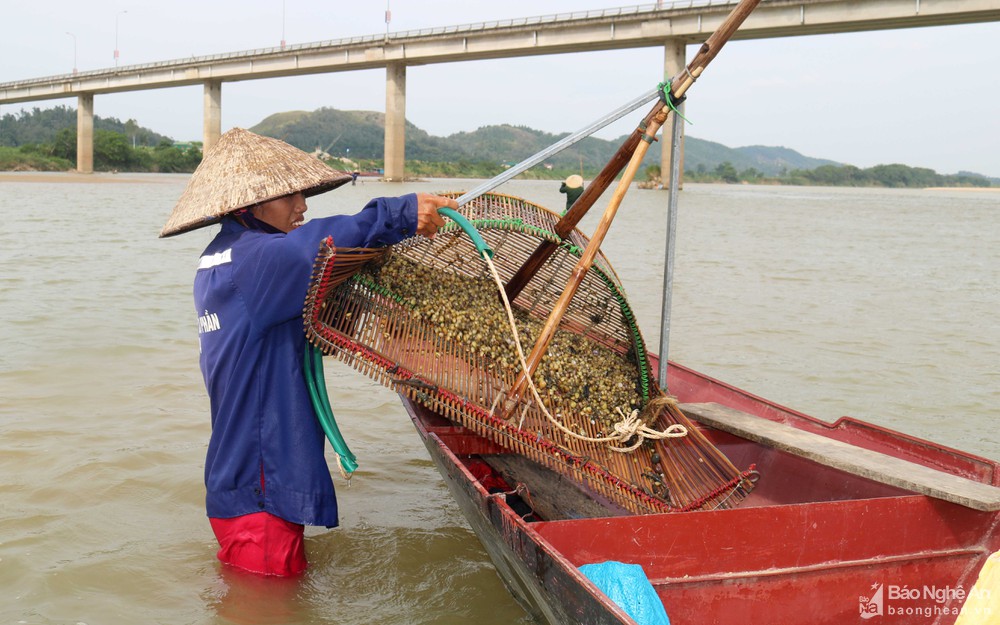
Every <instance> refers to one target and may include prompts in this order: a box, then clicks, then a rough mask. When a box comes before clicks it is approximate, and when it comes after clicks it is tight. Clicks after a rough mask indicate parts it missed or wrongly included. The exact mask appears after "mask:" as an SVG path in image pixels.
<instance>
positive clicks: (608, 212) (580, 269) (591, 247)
mask: <svg viewBox="0 0 1000 625" xmlns="http://www.w3.org/2000/svg"><path fill="white" fill-rule="evenodd" d="M758 4H760V0H742V1H741V2H740V3H739V4H738V5H736V8H734V9H733V11H732V12H731V13H730V14H729V16H728V17H726V20H725V21H724V22H723V23H722V24H721V25H720V26H719V28H718V29H716V31H715V32H714V33H712V35H711V36H710V37H709V38H708V40H706V41H705V43H704V44H702V46H701V48H700V49H699V50H698V54H697V55H695V57H694V59H692V60H691V63H689V64H688V66H687V67H686V68H685V69H684V70H683V71H681V72H680V73H679V74H678V75H677V76H675V77H674V79H673V80H672V81H671V83H670V84H671V90H670V96H671V99H672V101H673V102H679V101H680V100H681V99H682V98H683V97H684V94H685V93H687V90H688V89H690V88H691V85H693V84H694V82H695V81H696V80H697V79H698V77H699V76H701V74H702V72H704V71H705V68H706V67H707V66H708V64H709V63H711V62H712V60H713V59H714V58H715V57H716V56H717V55H718V54H719V51H720V50H722V46H724V45H725V43H726V42H727V41H729V39H730V38H731V37H732V36H733V33H735V32H736V30H737V29H739V27H740V25H741V24H742V23H743V22H744V21H745V20H746V18H747V17H748V16H749V15H750V13H752V12H753V10H754V9H755V8H756V7H757V5H758ZM670 110H671V105H670V104H663V103H660V104H657V107H656V110H655V112H651V113H652V116H651V119H650V121H649V125H648V127H647V128H646V129H645V130H644V131H643V133H642V136H641V137H640V140H639V141H638V142H637V145H636V147H635V150H634V151H633V153H632V156H631V158H630V159H629V161H628V166H627V167H626V169H625V173H624V174H623V175H622V179H621V180H620V181H619V183H618V186H617V187H616V188H615V192H614V193H613V194H612V196H611V201H610V202H609V203H608V207H607V208H606V209H605V210H604V215H603V216H602V217H601V221H600V223H598V224H597V229H596V230H595V231H594V234H593V236H592V237H591V238H590V243H588V244H587V248H586V249H585V250H584V251H583V254H582V255H581V256H580V260H579V261H577V264H576V266H575V267H574V268H573V271H572V273H571V274H570V279H569V283H568V284H567V285H566V288H565V289H564V290H563V293H562V295H561V296H560V297H559V300H558V301H557V302H556V304H555V305H554V306H553V307H552V311H551V312H550V313H549V317H548V319H547V320H546V321H545V326H544V327H543V328H542V331H541V332H540V333H539V335H538V340H537V341H536V342H535V346H534V348H533V349H532V350H531V354H530V355H529V356H528V357H527V360H526V364H527V369H526V370H522V371H521V373H520V374H518V376H517V379H516V380H515V381H514V384H513V386H512V387H511V389H510V392H509V393H508V395H507V401H506V402H505V404H504V412H505V413H509V412H510V410H511V409H512V408H513V406H514V405H515V404H516V403H517V402H518V401H519V400H520V398H521V396H522V395H523V393H524V388H525V385H526V384H527V381H528V378H530V377H531V376H532V375H533V374H534V372H535V370H536V369H537V368H538V363H539V362H541V360H542V357H543V356H544V355H545V351H546V350H547V349H548V346H549V343H550V342H551V341H552V338H553V337H554V336H555V332H556V328H557V327H558V326H559V323H560V321H562V318H563V316H564V315H565V314H566V310H567V309H568V308H569V303H570V301H571V300H572V299H573V296H574V295H575V294H576V291H577V289H578V288H579V287H580V284H581V283H582V282H583V278H584V276H585V275H586V274H587V272H588V271H589V270H590V267H591V265H592V264H593V262H594V258H596V257H597V252H598V251H599V250H600V247H601V243H603V242H604V237H605V236H606V235H607V233H608V230H609V229H610V228H611V222H612V221H614V218H615V215H616V214H617V212H618V208H619V206H621V202H622V199H623V198H624V197H625V193H626V192H628V188H629V187H630V186H631V184H632V180H633V179H634V178H635V174H636V172H637V171H638V169H639V167H640V166H641V164H642V159H643V158H644V157H645V156H646V152H647V151H648V150H649V146H650V144H651V143H652V142H653V141H655V137H656V133H657V131H658V130H659V129H660V126H662V125H663V123H664V122H665V121H666V119H667V115H668V114H669V113H670ZM644 122H645V120H644ZM626 143H627V142H626ZM616 156H617V155H616ZM602 173H603V172H602ZM584 195H586V191H585V192H584ZM582 199H583V196H581V197H580V199H579V200H577V201H576V203H574V205H573V207H572V208H571V209H570V211H569V212H568V213H567V214H566V217H569V216H570V213H573V211H574V209H575V208H576V206H577V204H580V200H582ZM594 199H595V200H596V197H595V198H594ZM592 203H593V202H591V204H592ZM589 208H590V206H586V208H584V209H583V212H585V211H586V210H588V209H589ZM582 217H583V215H582V214H577V215H575V216H574V218H575V219H576V221H577V222H579V220H580V219H581V218H582ZM564 219H565V217H564ZM562 222H563V220H560V223H562ZM574 225H575V224H574ZM560 236H562V237H565V236H566V235H565V234H560ZM529 260H530V259H529ZM526 264H527V263H526ZM539 266H540V265H539ZM536 271H537V269H536ZM529 279H530V277H529Z"/></svg>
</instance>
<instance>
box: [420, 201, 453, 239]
mask: <svg viewBox="0 0 1000 625" xmlns="http://www.w3.org/2000/svg"><path fill="white" fill-rule="evenodd" d="M444 206H447V207H448V208H456V209H457V208H458V202H456V201H455V200H453V199H451V198H447V197H441V196H440V195H432V194H430V193H418V194H417V234H422V235H424V236H425V237H427V238H430V239H433V238H434V233H436V232H437V230H438V228H440V227H441V226H443V225H444V217H442V216H441V215H438V209H439V208H441V207H444Z"/></svg>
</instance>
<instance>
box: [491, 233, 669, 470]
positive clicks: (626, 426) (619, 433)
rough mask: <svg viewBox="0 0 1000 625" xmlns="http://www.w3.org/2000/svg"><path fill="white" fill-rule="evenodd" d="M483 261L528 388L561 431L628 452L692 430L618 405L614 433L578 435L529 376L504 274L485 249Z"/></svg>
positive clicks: (495, 403)
mask: <svg viewBox="0 0 1000 625" xmlns="http://www.w3.org/2000/svg"><path fill="white" fill-rule="evenodd" d="M483 260H485V261H486V265H487V266H488V267H489V268H490V273H491V274H492V275H493V281H494V282H496V284H497V288H498V289H499V290H500V297H501V299H503V305H504V309H505V310H506V312H507V321H508V322H509V323H510V330H511V332H512V333H513V335H514V346H515V347H516V348H517V357H518V359H519V360H520V361H521V369H522V370H523V371H524V374H525V375H524V377H525V379H526V380H527V382H528V387H529V388H530V389H531V394H532V395H533V396H534V398H535V401H537V402H538V407H539V408H541V410H542V414H544V415H545V417H546V418H547V419H548V420H549V421H550V422H552V424H553V425H555V426H556V427H557V428H559V430H561V431H562V432H563V433H565V434H566V435H568V436H572V437H573V438H576V439H579V440H582V441H587V442H589V443H609V445H608V448H609V449H611V450H612V451H617V452H621V453H627V452H630V451H633V450H635V449H638V448H639V446H640V445H642V444H643V443H644V442H645V441H646V440H647V439H650V440H661V439H664V438H680V437H682V436H687V433H688V431H687V428H686V427H684V426H683V425H681V424H679V423H675V424H673V425H671V426H670V427H668V428H667V429H665V430H663V431H662V432H659V431H657V430H654V429H651V428H649V427H647V426H646V425H645V424H644V423H643V422H642V420H641V419H639V411H638V410H633V411H632V412H631V414H629V415H628V416H626V415H625V413H624V412H623V411H622V409H621V408H618V409H617V410H618V414H620V415H621V417H622V418H621V421H618V422H617V423H615V424H614V426H613V427H612V429H613V430H614V432H615V433H614V434H613V435H611V436H602V437H591V436H585V435H582V434H577V433H576V432H574V431H573V430H571V429H569V428H567V427H566V426H565V425H563V424H562V423H561V422H560V421H559V420H558V419H556V418H555V417H554V416H552V414H551V413H550V412H549V411H548V409H547V408H546V407H545V403H544V402H542V398H541V396H540V395H539V394H538V389H537V388H535V382H534V380H532V379H531V376H530V375H528V363H527V359H526V358H525V357H524V350H523V349H522V348H521V337H520V336H519V335H518V332H517V322H516V321H515V319H514V311H513V310H512V309H511V306H510V301H509V300H508V299H507V291H506V290H505V289H504V286H503V281H502V280H501V279H500V274H499V273H497V268H496V266H495V265H494V264H493V260H492V259H491V258H490V256H489V254H487V253H486V252H483ZM496 406H497V401H494V402H493V407H492V408H491V410H490V413H491V414H492V413H493V411H494V410H495V409H496ZM526 411H527V407H525V410H524V411H522V414H521V422H520V423H519V424H518V429H520V428H521V426H522V425H523V424H524V415H525V412H526ZM633 437H638V440H636V442H635V443H633V444H632V445H629V446H627V447H624V446H615V445H612V444H611V443H619V444H620V445H625V444H626V443H627V442H628V441H629V440H631V439H632V438H633Z"/></svg>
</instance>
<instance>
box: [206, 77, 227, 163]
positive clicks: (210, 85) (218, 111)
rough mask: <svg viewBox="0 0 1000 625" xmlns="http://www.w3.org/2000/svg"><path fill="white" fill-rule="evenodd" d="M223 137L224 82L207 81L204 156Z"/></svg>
mask: <svg viewBox="0 0 1000 625" xmlns="http://www.w3.org/2000/svg"><path fill="white" fill-rule="evenodd" d="M220 136H222V81H219V80H208V81H205V111H204V120H203V122H202V129H201V140H202V144H203V145H202V146H201V151H202V154H205V153H207V152H208V150H209V149H210V148H211V147H212V146H213V145H215V144H216V142H218V140H219V137H220Z"/></svg>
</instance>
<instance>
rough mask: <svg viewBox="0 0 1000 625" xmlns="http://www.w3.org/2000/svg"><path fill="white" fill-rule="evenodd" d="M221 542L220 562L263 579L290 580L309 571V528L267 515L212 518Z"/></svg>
mask: <svg viewBox="0 0 1000 625" xmlns="http://www.w3.org/2000/svg"><path fill="white" fill-rule="evenodd" d="M209 522H211V524H212V531H214V532H215V537H216V538H217V539H218V540H219V553H218V557H219V560H221V561H222V562H225V563H226V564H229V565H232V566H235V567H237V568H241V569H244V570H246V571H250V572H251V573H259V574H261V575H278V576H282V577H287V576H289V575H297V574H299V573H301V572H302V571H305V570H306V550H305V545H304V543H303V541H302V535H303V532H304V530H305V528H304V527H303V526H302V525H298V524H297V523H289V522H288V521H286V520H284V519H282V518H279V517H276V516H274V515H273V514H269V513H267V512H255V513H253V514H246V515H243V516H238V517H234V518H231V519H216V518H209Z"/></svg>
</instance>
